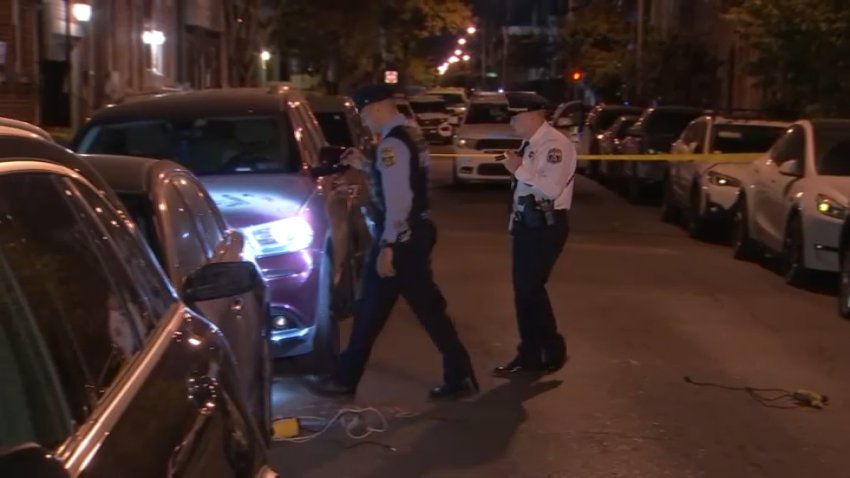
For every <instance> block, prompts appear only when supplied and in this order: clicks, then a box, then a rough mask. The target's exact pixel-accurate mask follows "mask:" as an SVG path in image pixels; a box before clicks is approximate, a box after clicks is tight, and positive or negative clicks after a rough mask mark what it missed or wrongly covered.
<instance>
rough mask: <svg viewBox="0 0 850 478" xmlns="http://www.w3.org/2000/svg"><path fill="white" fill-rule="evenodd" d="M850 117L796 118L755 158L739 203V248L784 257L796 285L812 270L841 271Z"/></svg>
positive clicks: (745, 254) (741, 253)
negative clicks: (764, 251) (761, 155)
mask: <svg viewBox="0 0 850 478" xmlns="http://www.w3.org/2000/svg"><path fill="white" fill-rule="evenodd" d="M848 158H850V119H814V120H801V121H797V122H795V123H794V124H793V125H792V126H791V127H790V128H788V129H787V130H786V131H785V133H784V134H783V135H782V136H781V137H780V138H779V140H778V141H777V142H776V143H775V144H774V145H773V147H772V148H771V149H770V151H769V152H768V153H766V154H765V155H764V156H763V157H762V158H761V159H758V160H756V161H755V162H753V163H752V172H751V174H750V175H748V176H747V178H746V179H745V180H744V182H743V184H742V186H741V194H740V196H739V198H738V202H737V204H736V207H735V216H734V218H735V221H734V234H733V251H734V255H735V257H736V258H740V259H745V258H754V257H755V256H756V253H757V251H758V250H759V249H760V248H764V249H766V250H768V251H770V252H773V253H774V254H775V255H776V256H777V257H778V258H779V259H780V265H781V270H782V274H783V275H784V277H785V281H786V282H788V283H789V284H801V283H804V282H805V281H806V279H807V277H808V275H809V274H808V273H809V272H810V271H812V270H816V271H826V272H838V271H839V265H840V262H839V259H840V254H839V252H840V246H841V242H840V241H841V237H842V236H841V232H842V227H843V225H844V221H845V219H846V218H847V208H848V205H850V160H848Z"/></svg>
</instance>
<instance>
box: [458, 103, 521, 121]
mask: <svg viewBox="0 0 850 478" xmlns="http://www.w3.org/2000/svg"><path fill="white" fill-rule="evenodd" d="M510 122H511V115H510V114H509V113H508V105H507V104H504V103H473V104H471V105H470V106H469V111H468V112H467V114H466V121H464V123H465V124H508V123H510Z"/></svg>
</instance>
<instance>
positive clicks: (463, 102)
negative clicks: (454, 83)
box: [425, 87, 469, 126]
mask: <svg viewBox="0 0 850 478" xmlns="http://www.w3.org/2000/svg"><path fill="white" fill-rule="evenodd" d="M425 94H426V95H429V96H439V97H440V98H442V99H443V100H445V102H446V109H448V110H449V112H450V113H451V114H452V119H451V120H450V123H451V124H452V125H453V126H457V125H459V124H460V120H461V118H463V115H464V114H466V108H467V106H468V105H469V98H468V97H467V96H466V90H465V89H463V88H460V87H444V88H434V89H431V90H428V91H427V92H425Z"/></svg>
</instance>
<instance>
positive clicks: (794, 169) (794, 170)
mask: <svg viewBox="0 0 850 478" xmlns="http://www.w3.org/2000/svg"><path fill="white" fill-rule="evenodd" d="M779 174H782V175H784V176H795V177H800V176H802V175H803V171H802V168H801V167H800V161H799V160H797V159H791V160H788V161H785V162H784V163H782V164H780V165H779Z"/></svg>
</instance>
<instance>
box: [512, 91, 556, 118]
mask: <svg viewBox="0 0 850 478" xmlns="http://www.w3.org/2000/svg"><path fill="white" fill-rule="evenodd" d="M505 97H506V98H507V100H508V111H509V112H510V113H511V114H514V115H515V114H519V113H527V112H529V111H544V110H546V109H547V108H548V107H549V101H548V100H547V99H546V98H544V97H543V96H540V95H538V94H537V93H520V92H508V93H505Z"/></svg>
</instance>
